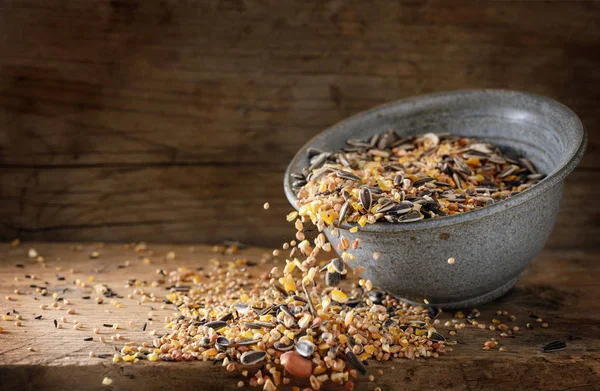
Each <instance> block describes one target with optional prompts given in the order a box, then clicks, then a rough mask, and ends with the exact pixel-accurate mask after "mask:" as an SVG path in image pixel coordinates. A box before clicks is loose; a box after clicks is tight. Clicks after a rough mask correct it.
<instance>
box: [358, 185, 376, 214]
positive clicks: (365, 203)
mask: <svg viewBox="0 0 600 391" xmlns="http://www.w3.org/2000/svg"><path fill="white" fill-rule="evenodd" d="M359 198H360V204H361V205H362V207H363V208H364V209H365V211H368V210H369V209H371V202H373V195H372V194H371V190H370V189H369V188H368V187H366V186H363V187H361V188H360V193H359Z"/></svg>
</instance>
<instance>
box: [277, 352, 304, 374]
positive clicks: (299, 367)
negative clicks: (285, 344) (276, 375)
mask: <svg viewBox="0 0 600 391" xmlns="http://www.w3.org/2000/svg"><path fill="white" fill-rule="evenodd" d="M280 361H281V365H283V368H284V369H285V370H286V371H287V372H289V373H290V374H292V375H293V376H296V377H309V376H310V375H311V374H312V363H311V362H310V361H309V360H307V359H305V358H304V357H302V356H301V355H299V354H298V353H296V352H285V353H283V354H282V355H281V357H280Z"/></svg>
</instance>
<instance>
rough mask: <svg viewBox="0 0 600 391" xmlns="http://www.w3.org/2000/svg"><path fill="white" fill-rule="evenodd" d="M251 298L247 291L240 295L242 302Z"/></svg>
mask: <svg viewBox="0 0 600 391" xmlns="http://www.w3.org/2000/svg"><path fill="white" fill-rule="evenodd" d="M249 299H250V297H249V296H248V295H247V294H245V293H244V294H243V295H241V296H240V301H241V302H242V303H245V302H247V301H248V300H249Z"/></svg>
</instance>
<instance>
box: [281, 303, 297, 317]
mask: <svg viewBox="0 0 600 391" xmlns="http://www.w3.org/2000/svg"><path fill="white" fill-rule="evenodd" d="M279 309H280V310H281V311H282V312H283V313H284V314H286V315H288V316H291V317H292V318H293V317H294V314H292V312H291V311H290V309H289V307H288V306H287V304H282V305H280V306H279Z"/></svg>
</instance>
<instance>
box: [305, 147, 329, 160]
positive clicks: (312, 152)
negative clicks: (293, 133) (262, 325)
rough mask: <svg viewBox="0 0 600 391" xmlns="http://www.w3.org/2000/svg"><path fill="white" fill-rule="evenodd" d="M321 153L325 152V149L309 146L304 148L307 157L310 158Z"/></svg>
mask: <svg viewBox="0 0 600 391" xmlns="http://www.w3.org/2000/svg"><path fill="white" fill-rule="evenodd" d="M322 153H325V151H322V150H320V149H319V148H314V147H309V148H307V149H306V156H308V158H309V159H312V158H313V157H315V156H317V155H320V154H322Z"/></svg>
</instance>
